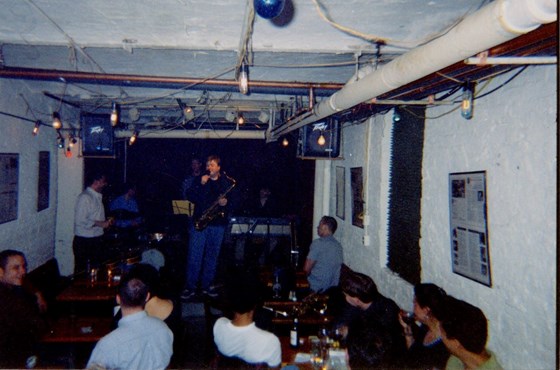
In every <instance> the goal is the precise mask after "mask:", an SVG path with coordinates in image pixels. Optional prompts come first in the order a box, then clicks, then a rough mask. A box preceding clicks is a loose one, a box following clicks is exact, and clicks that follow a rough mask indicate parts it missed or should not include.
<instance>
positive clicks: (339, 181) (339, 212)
mask: <svg viewBox="0 0 560 370" xmlns="http://www.w3.org/2000/svg"><path fill="white" fill-rule="evenodd" d="M345 182H346V179H345V178H344V167H336V217H338V218H340V219H343V220H344V196H345V192H344V185H345Z"/></svg>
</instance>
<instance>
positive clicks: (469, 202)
mask: <svg viewBox="0 0 560 370" xmlns="http://www.w3.org/2000/svg"><path fill="white" fill-rule="evenodd" d="M486 199H487V194H486V172H485V171H478V172H461V173H451V174H449V207H450V210H449V217H450V228H451V230H450V235H451V266H452V269H453V272H454V273H456V274H458V275H461V276H464V277H466V278H469V279H471V280H474V281H477V282H479V283H481V284H484V285H487V286H492V278H491V274H490V250H489V248H490V245H489V240H488V225H487V222H486V220H487V215H486V213H487V211H486Z"/></svg>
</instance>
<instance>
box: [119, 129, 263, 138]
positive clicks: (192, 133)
mask: <svg viewBox="0 0 560 370" xmlns="http://www.w3.org/2000/svg"><path fill="white" fill-rule="evenodd" d="M132 133H133V132H132V131H126V130H116V131H115V137H116V138H129V137H131V136H132ZM264 138H265V132H264V131H256V130H239V131H238V130H234V131H227V130H169V131H160V130H140V132H139V134H138V140H144V139H256V140H264Z"/></svg>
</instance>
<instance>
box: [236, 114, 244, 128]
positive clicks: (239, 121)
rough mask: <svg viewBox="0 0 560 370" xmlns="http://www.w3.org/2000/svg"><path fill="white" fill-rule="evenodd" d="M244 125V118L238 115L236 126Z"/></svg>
mask: <svg viewBox="0 0 560 370" xmlns="http://www.w3.org/2000/svg"><path fill="white" fill-rule="evenodd" d="M244 123H245V118H243V115H241V114H240V115H239V116H238V117H237V124H238V125H240V126H241V125H243V124H244Z"/></svg>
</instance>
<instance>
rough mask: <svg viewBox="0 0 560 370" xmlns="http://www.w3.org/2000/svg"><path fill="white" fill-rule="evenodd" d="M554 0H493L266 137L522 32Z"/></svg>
mask: <svg viewBox="0 0 560 370" xmlns="http://www.w3.org/2000/svg"><path fill="white" fill-rule="evenodd" d="M556 9H557V5H556V1H555V0H497V1H495V2H492V3H490V4H489V5H487V6H485V7H484V8H482V9H480V10H478V11H477V12H475V13H473V14H471V15H470V16H468V17H466V18H465V19H464V20H463V21H462V22H460V23H459V24H458V25H457V26H456V27H454V28H453V29H452V30H451V31H449V32H448V33H447V34H445V35H443V36H441V37H440V38H438V39H435V40H432V41H431V42H429V43H427V44H425V45H423V46H420V47H417V48H416V49H413V50H411V51H409V52H407V53H405V54H403V55H401V56H400V57H397V58H395V59H394V60H392V61H391V62H389V63H387V64H386V65H383V66H381V67H380V68H379V69H377V70H375V71H373V72H371V73H370V74H368V75H366V76H364V77H363V78H362V79H361V80H358V81H352V80H351V81H352V82H349V83H347V84H346V85H345V86H344V87H343V88H342V89H341V90H340V91H338V92H336V93H334V94H333V95H331V96H330V97H328V98H327V99H325V100H323V101H321V102H319V103H318V104H316V105H315V107H314V109H313V112H312V114H311V115H308V116H307V117H303V118H301V119H298V118H297V117H296V118H294V119H293V120H292V122H291V123H290V124H286V125H283V126H279V127H277V128H276V129H275V130H273V131H272V132H271V136H270V138H269V140H276V139H278V137H280V136H281V135H285V134H287V133H288V132H291V131H293V130H296V129H298V128H300V127H303V126H305V125H307V124H310V123H313V122H315V121H318V120H320V119H322V118H325V117H328V116H330V115H333V114H335V113H337V112H340V111H343V110H346V109H349V108H352V107H353V106H355V105H357V104H360V103H363V102H365V101H368V100H370V99H373V98H375V97H377V96H379V95H382V94H384V93H387V92H389V91H391V90H394V89H396V88H398V87H401V86H403V85H405V84H407V83H410V82H413V81H415V80H418V79H420V78H422V77H424V76H427V75H429V74H431V73H434V72H436V71H438V70H440V69H443V68H445V67H448V66H450V65H452V64H454V63H457V62H459V61H462V60H464V59H465V58H467V57H470V56H472V55H475V54H477V53H479V52H481V51H483V50H486V49H489V48H491V47H494V46H496V45H499V44H502V43H504V42H506V41H509V40H511V39H514V38H516V37H518V36H520V35H522V34H524V33H528V32H530V31H532V30H534V29H536V28H537V27H539V26H540V25H541V24H545V23H550V22H554V21H555V20H556V19H557V14H556Z"/></svg>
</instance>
